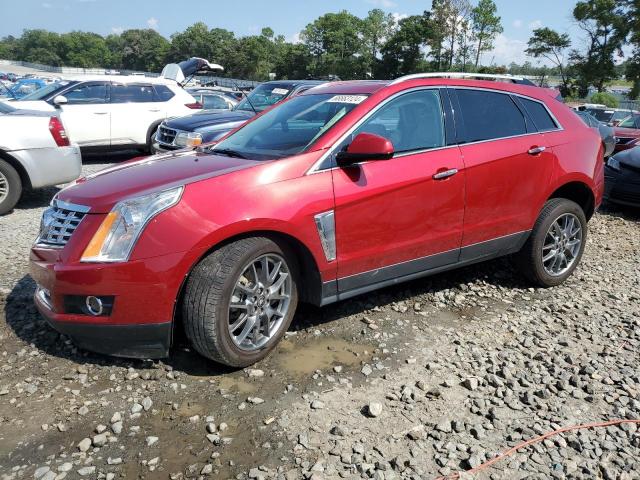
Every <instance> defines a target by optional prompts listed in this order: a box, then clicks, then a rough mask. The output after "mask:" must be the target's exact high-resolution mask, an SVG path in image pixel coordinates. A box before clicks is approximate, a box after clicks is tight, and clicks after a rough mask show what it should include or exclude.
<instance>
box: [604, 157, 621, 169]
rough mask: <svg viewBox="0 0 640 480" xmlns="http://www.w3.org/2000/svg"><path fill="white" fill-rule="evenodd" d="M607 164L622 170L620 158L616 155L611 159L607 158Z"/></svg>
mask: <svg viewBox="0 0 640 480" xmlns="http://www.w3.org/2000/svg"><path fill="white" fill-rule="evenodd" d="M607 166H608V167H610V168H613V169H614V170H620V160H618V159H617V158H616V157H609V160H607Z"/></svg>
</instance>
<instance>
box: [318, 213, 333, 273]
mask: <svg viewBox="0 0 640 480" xmlns="http://www.w3.org/2000/svg"><path fill="white" fill-rule="evenodd" d="M313 218H314V219H315V221H316V228H317V229H318V235H319V236H320V243H321V244H322V250H324V256H325V257H326V259H327V261H328V262H332V261H334V260H335V259H336V222H335V215H334V211H333V210H329V211H328V212H323V213H318V214H317V215H315V216H314V217H313Z"/></svg>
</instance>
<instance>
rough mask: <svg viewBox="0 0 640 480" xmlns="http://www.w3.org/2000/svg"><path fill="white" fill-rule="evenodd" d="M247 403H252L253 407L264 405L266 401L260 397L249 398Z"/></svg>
mask: <svg viewBox="0 0 640 480" xmlns="http://www.w3.org/2000/svg"><path fill="white" fill-rule="evenodd" d="M247 402H249V403H252V404H253V405H260V404H261V403H264V400H263V399H262V398H260V397H249V398H247Z"/></svg>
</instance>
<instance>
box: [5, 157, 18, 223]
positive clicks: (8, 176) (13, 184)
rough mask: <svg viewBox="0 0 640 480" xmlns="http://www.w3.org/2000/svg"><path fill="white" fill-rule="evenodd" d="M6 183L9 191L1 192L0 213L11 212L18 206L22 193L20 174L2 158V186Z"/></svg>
mask: <svg viewBox="0 0 640 480" xmlns="http://www.w3.org/2000/svg"><path fill="white" fill-rule="evenodd" d="M3 184H4V185H6V188H8V191H7V192H6V193H4V194H3V193H1V192H0V215H4V214H5V213H9V212H10V211H11V210H13V207H15V206H16V203H18V200H20V196H21V195H22V180H20V175H19V174H18V172H17V171H16V169H15V168H13V167H12V166H11V165H10V164H9V163H7V162H6V161H4V160H2V159H0V186H2V185H3Z"/></svg>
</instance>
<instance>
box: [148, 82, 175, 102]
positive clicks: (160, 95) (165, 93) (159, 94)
mask: <svg viewBox="0 0 640 480" xmlns="http://www.w3.org/2000/svg"><path fill="white" fill-rule="evenodd" d="M153 88H154V89H155V91H156V100H155V101H156V102H166V101H168V100H171V99H172V98H173V97H174V96H175V93H173V92H172V91H171V89H170V88H169V87H167V86H166V85H154V86H153Z"/></svg>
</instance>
